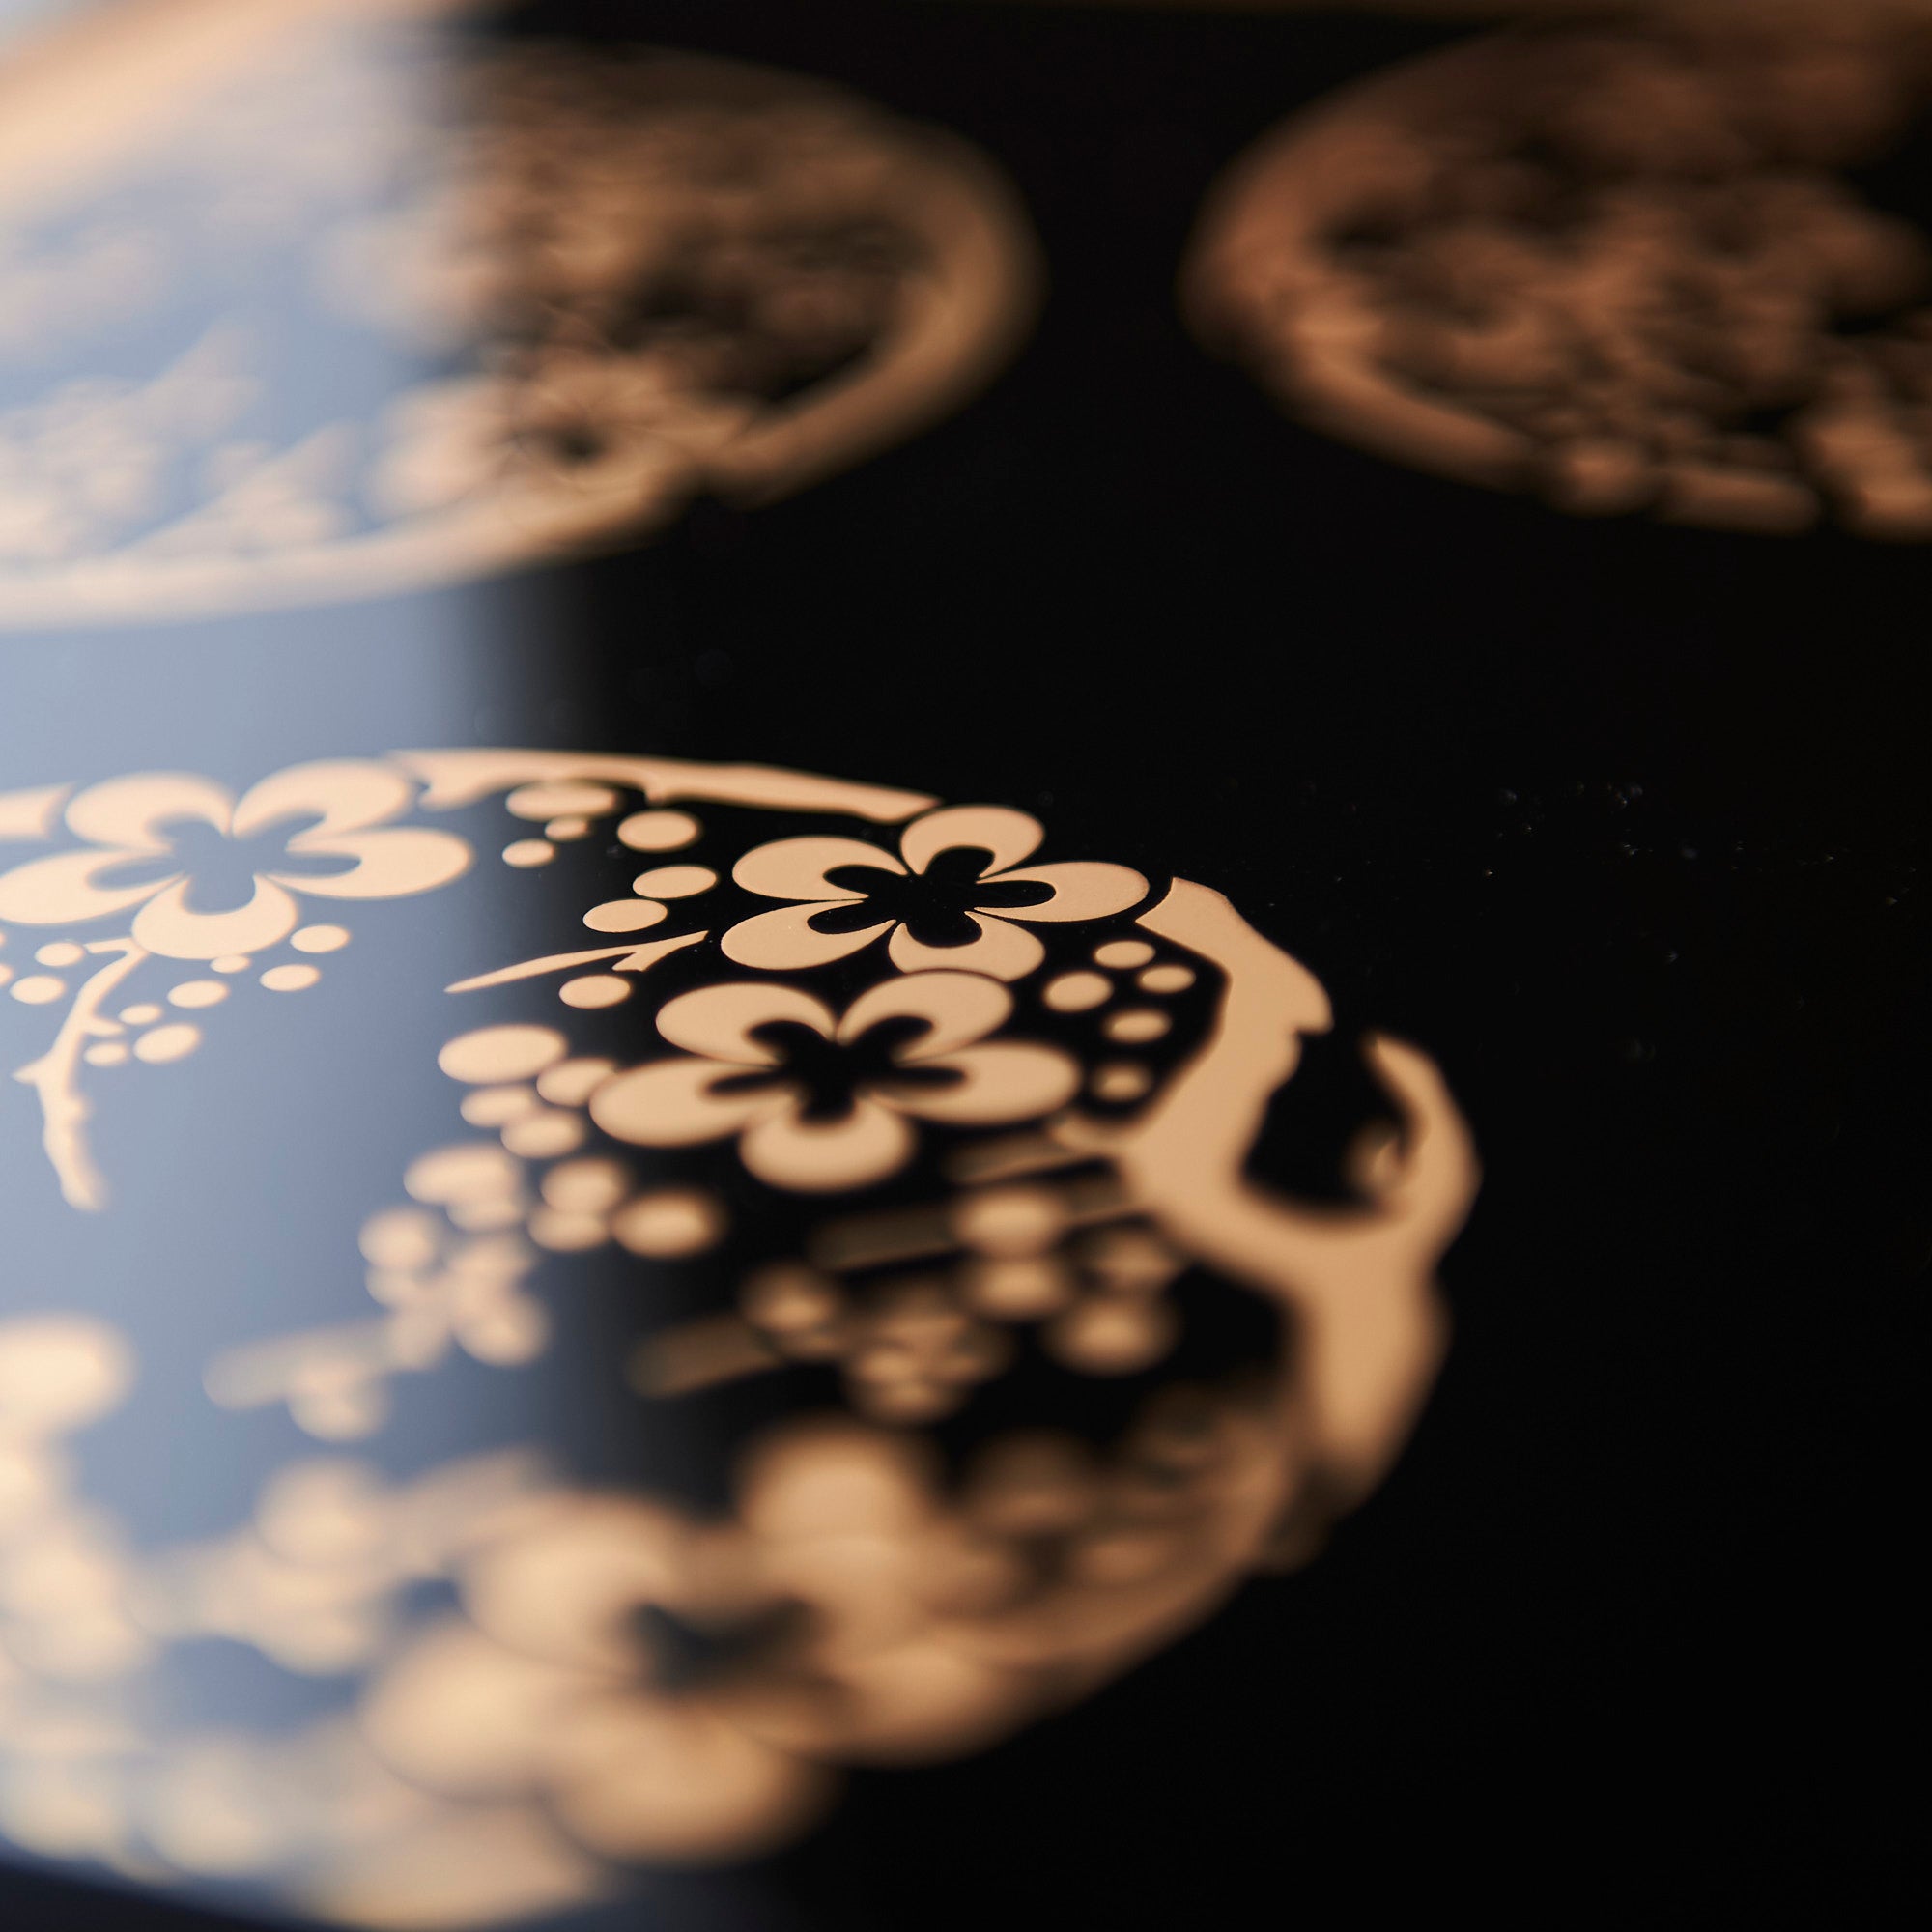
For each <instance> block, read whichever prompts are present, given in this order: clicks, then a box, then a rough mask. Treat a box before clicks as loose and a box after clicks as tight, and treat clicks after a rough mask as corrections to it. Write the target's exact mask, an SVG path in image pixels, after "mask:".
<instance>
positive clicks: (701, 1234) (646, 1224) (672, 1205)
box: [611, 1187, 725, 1261]
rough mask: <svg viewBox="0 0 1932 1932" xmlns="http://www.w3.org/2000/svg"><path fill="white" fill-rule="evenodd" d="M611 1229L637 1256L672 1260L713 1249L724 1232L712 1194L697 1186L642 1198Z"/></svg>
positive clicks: (619, 1217)
mask: <svg viewBox="0 0 1932 1932" xmlns="http://www.w3.org/2000/svg"><path fill="white" fill-rule="evenodd" d="M611 1232H612V1233H613V1234H614V1235H615V1236H617V1238H618V1239H619V1240H620V1241H622V1242H623V1244H624V1245H625V1246H626V1247H627V1248H629V1249H630V1251H631V1252H632V1253H633V1254H634V1255H648V1256H650V1257H651V1258H652V1259H654V1260H658V1261H670V1260H675V1259H676V1258H677V1257H678V1256H680V1255H695V1254H699V1253H701V1252H702V1251H703V1250H704V1249H706V1248H708V1247H712V1246H714V1245H715V1244H716V1243H717V1242H718V1240H719V1239H720V1238H721V1237H722V1236H723V1235H724V1233H725V1215H724V1211H723V1209H721V1208H719V1206H718V1204H717V1203H716V1202H715V1201H714V1200H712V1198H711V1197H710V1195H708V1194H700V1193H699V1192H698V1191H697V1189H696V1188H695V1187H667V1188H664V1189H662V1190H661V1191H660V1192H658V1193H655V1194H640V1195H639V1197H638V1198H637V1199H636V1200H635V1201H633V1202H631V1203H629V1204H628V1205H627V1206H626V1207H624V1208H622V1209H621V1210H619V1212H618V1213H617V1215H616V1216H615V1218H614V1219H613V1220H612V1222H611Z"/></svg>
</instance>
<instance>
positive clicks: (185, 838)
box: [0, 760, 470, 959]
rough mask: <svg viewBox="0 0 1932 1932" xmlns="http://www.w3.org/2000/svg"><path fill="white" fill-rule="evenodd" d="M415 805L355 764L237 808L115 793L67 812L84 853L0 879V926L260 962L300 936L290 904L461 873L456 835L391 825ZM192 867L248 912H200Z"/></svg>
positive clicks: (245, 799) (389, 775) (291, 774)
mask: <svg viewBox="0 0 1932 1932" xmlns="http://www.w3.org/2000/svg"><path fill="white" fill-rule="evenodd" d="M413 796H414V793H413V788H412V785H411V784H410V782H409V781H408V780H406V779H404V778H403V777H401V776H400V775H399V774H397V773H395V772H392V771H390V770H388V769H387V768H385V767H384V766H382V765H378V764H370V763H363V762H358V761H350V760H343V761H336V762H330V763H318V764H309V765H295V766H292V767H290V768H289V769H288V770H287V771H283V772H278V773H276V774H275V775H274V777H272V778H268V779H264V780H263V781H261V783H259V784H257V785H255V786H253V787H251V788H250V789H249V790H248V791H246V792H244V793H242V795H241V798H240V799H236V798H233V797H232V796H231V795H230V794H229V793H228V791H227V790H226V789H224V788H223V787H222V786H221V785H218V784H216V783H214V782H213V781H212V780H209V779H204V778H196V777H192V776H190V775H187V774H185V773H170V772H160V773H148V774H144V775H142V776H139V777H134V778H125V779H112V780H109V781H107V782H106V783H104V784H98V785H93V786H90V787H89V788H88V789H87V790H85V791H83V792H80V793H79V794H77V795H76V796H75V797H74V798H73V799H72V800H71V801H70V802H69V805H68V808H67V813H66V818H67V825H68V829H69V830H70V831H71V832H73V833H75V834H77V835H78V836H79V837H80V838H84V839H86V840H87V841H88V842H87V844H86V845H84V846H83V847H82V848H81V849H80V850H78V851H73V852H60V853H55V854H54V855H53V856H51V857H49V858H43V859H32V860H29V861H28V862H27V863H26V864H25V865H22V866H16V867H14V868H13V869H12V870H11V871H9V872H6V873H4V874H0V920H9V921H13V922H14V923H18V924H23V925H69V924H82V923H87V922H88V921H91V920H98V919H106V918H108V917H110V916H112V915H114V914H119V913H129V912H131V913H132V914H133V920H132V923H131V926H130V932H131V936H132V938H133V940H134V942H135V944H136V945H137V946H139V947H140V948H141V949H142V951H143V952H152V953H158V954H160V955H161V956H162V957H164V958H170V959H215V958H219V957H221V956H222V955H223V954H227V953H251V952H261V951H263V950H264V949H265V948H267V947H270V946H275V945H278V944H279V943H280V942H281V941H282V940H284V939H286V938H287V937H288V936H289V934H290V933H291V932H293V931H294V930H295V928H296V926H297V924H298V923H299V921H300V917H301V914H300V909H299V907H298V904H297V900H296V896H295V895H296V894H297V893H305V894H309V895H314V896H316V897H319V898H329V899H382V898H399V897H402V896H404V895H408V894H412V893H423V892H430V891H432V890H434V889H435V888H436V887H438V886H442V885H446V884H448V882H449V881H450V880H451V879H454V878H455V877H457V876H458V874H460V873H461V872H463V871H465V870H466V869H467V868H468V867H469V861H470V852H469V845H468V844H467V843H466V842H465V841H464V840H463V839H461V838H457V837H456V836H455V835H454V834H453V833H449V832H440V831H434V830H431V829H428V828H425V827H420V826H396V825H390V824H388V823H386V821H387V820H389V819H392V818H395V817H396V816H398V815H399V814H400V813H402V812H403V811H405V810H408V808H409V806H410V804H411V801H412V798H413ZM197 857H199V858H200V859H201V860H202V861H204V862H206V861H208V860H210V859H217V860H218V861H219V864H218V866H217V869H218V870H219V871H221V872H223V873H226V874H228V875H229V876H230V877H231V878H233V879H237V880H239V881H241V891H242V892H245V894H246V896H245V898H243V900H242V902H241V903H240V904H235V905H230V906H227V907H213V908H211V907H208V906H205V905H200V904H197V902H196V901H197V897H198V896H199V895H198V894H197V891H196V886H197V881H196V876H195V874H196V871H197V869H198V867H197V863H196V861H197ZM238 861H239V862H241V863H240V864H239V865H238ZM201 884H202V888H203V894H204V895H205V894H206V893H207V892H208V890H209V889H210V887H211V885H213V886H214V889H215V890H216V891H217V892H218V883H217V882H213V881H211V880H209V879H207V878H204V879H203V880H202V882H201Z"/></svg>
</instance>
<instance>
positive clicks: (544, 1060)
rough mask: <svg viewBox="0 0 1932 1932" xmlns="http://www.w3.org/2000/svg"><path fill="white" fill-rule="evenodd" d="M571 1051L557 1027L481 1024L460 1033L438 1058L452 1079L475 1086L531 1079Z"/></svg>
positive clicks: (437, 1061)
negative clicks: (531, 1076) (485, 1025)
mask: <svg viewBox="0 0 1932 1932" xmlns="http://www.w3.org/2000/svg"><path fill="white" fill-rule="evenodd" d="M568 1051H569V1044H568V1042H567V1041H566V1040H565V1039H564V1037H563V1036H562V1035H561V1034H560V1033H558V1032H557V1030H556V1029H555V1028H554V1027H545V1026H494V1027H478V1028H477V1029H476V1031H475V1032H474V1033H464V1034H458V1035H457V1037H455V1038H454V1039H453V1040H451V1041H450V1042H449V1044H448V1045H447V1046H445V1047H444V1048H443V1049H442V1051H441V1052H440V1053H439V1054H438V1055H437V1057H436V1064H437V1065H439V1066H440V1067H441V1068H442V1070H443V1071H444V1072H445V1073H446V1074H448V1075H449V1077H450V1078H451V1079H452V1080H461V1081H464V1082H466V1083H467V1084H468V1085H469V1086H471V1087H482V1086H497V1085H499V1084H500V1083H501V1082H503V1081H505V1080H527V1079H528V1078H529V1077H530V1075H531V1074H532V1073H540V1072H542V1070H543V1069H544V1068H545V1067H546V1066H553V1065H555V1064H556V1062H558V1061H559V1060H561V1059H562V1058H563V1056H564V1055H565V1053H567V1052H568Z"/></svg>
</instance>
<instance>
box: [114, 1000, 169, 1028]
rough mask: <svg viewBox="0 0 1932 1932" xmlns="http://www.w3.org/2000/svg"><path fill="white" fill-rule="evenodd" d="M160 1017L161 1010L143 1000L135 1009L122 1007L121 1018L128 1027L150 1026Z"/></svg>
mask: <svg viewBox="0 0 1932 1932" xmlns="http://www.w3.org/2000/svg"><path fill="white" fill-rule="evenodd" d="M160 1016H161V1009H160V1008H159V1007H157V1006H155V1005H154V1004H153V1003H152V1002H150V1001H147V1000H143V1001H142V1002H141V1003H140V1005H139V1006H136V1007H123V1008H122V1009H121V1017H122V1019H123V1020H125V1021H126V1022H127V1024H128V1026H133V1027H138V1026H152V1025H153V1024H154V1022H155V1021H156V1020H157V1019H159V1018H160Z"/></svg>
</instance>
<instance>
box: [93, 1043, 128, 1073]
mask: <svg viewBox="0 0 1932 1932" xmlns="http://www.w3.org/2000/svg"><path fill="white" fill-rule="evenodd" d="M83 1057H84V1058H85V1060H86V1061H87V1064H88V1065H90V1066H119V1065H122V1064H123V1063H124V1062H125V1061H126V1060H127V1058H128V1048H127V1046H126V1044H125V1043H124V1042H123V1041H121V1040H118V1039H103V1040H102V1041H101V1042H100V1044H99V1046H90V1047H89V1048H88V1049H87V1052H86V1054H85V1055H84V1056H83Z"/></svg>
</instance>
